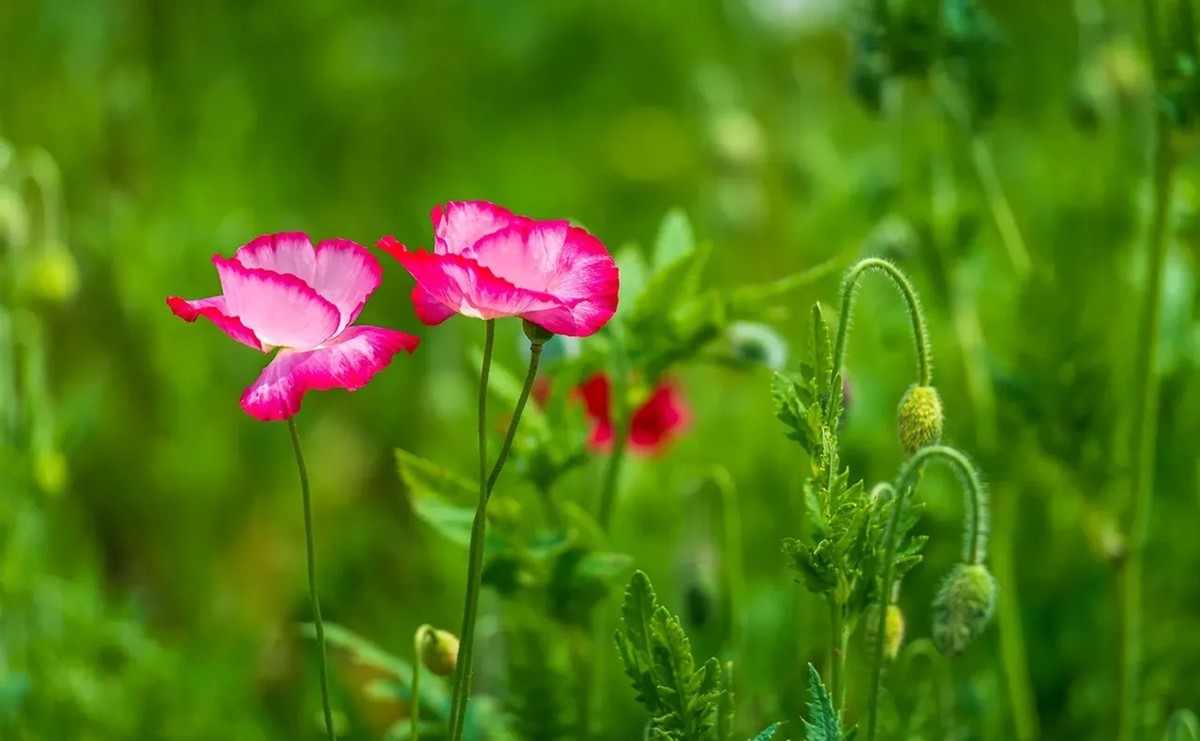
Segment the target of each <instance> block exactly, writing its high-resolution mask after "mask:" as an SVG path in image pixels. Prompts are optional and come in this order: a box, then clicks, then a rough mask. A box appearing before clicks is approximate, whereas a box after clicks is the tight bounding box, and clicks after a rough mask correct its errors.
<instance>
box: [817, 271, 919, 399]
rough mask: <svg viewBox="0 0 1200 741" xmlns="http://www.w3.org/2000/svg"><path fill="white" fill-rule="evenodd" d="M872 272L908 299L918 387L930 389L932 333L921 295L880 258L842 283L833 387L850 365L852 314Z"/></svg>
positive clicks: (904, 277)
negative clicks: (864, 278) (861, 286)
mask: <svg viewBox="0 0 1200 741" xmlns="http://www.w3.org/2000/svg"><path fill="white" fill-rule="evenodd" d="M872 270H874V271H878V272H881V273H883V274H884V275H886V276H887V277H888V278H890V279H891V281H892V283H893V284H895V286H896V288H898V289H899V290H900V294H901V295H902V296H903V297H904V303H905V308H906V309H907V310H908V318H909V321H911V322H912V333H913V346H914V347H915V348H916V351H917V378H918V383H919V384H920V385H921V386H928V385H930V384H931V383H932V382H933V351H932V350H931V349H930V347H929V331H928V329H927V328H926V323H925V313H924V311H922V309H921V302H920V300H919V299H918V298H917V291H916V289H915V288H913V285H912V282H910V281H909V279H908V276H907V275H905V274H904V272H903V271H902V270H900V268H898V267H896V266H895V265H893V264H892V263H890V262H888V261H887V260H884V259H881V258H878V257H868V258H866V259H865V260H860V261H859V262H857V263H855V264H854V266H853V267H851V268H850V270H849V271H848V272H847V273H846V277H845V278H843V279H842V309H841V313H840V314H838V330H837V339H836V340H834V344H833V367H832V368H830V369H829V372H830V382H831V383H832V379H833V378H834V377H836V375H837V374H838V373H840V372H841V370H842V368H843V367H844V366H845V365H846V340H847V338H848V337H849V335H850V319H851V312H852V311H853V310H854V298H855V294H856V292H857V290H858V281H859V279H860V278H862V276H863V275H864V274H866V273H868V272H870V271H872Z"/></svg>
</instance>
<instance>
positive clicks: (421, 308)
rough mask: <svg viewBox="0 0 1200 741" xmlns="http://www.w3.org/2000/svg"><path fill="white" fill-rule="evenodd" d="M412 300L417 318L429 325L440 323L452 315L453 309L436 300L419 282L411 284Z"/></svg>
mask: <svg viewBox="0 0 1200 741" xmlns="http://www.w3.org/2000/svg"><path fill="white" fill-rule="evenodd" d="M412 302H413V309H414V310H415V311H416V312H417V318H418V319H420V320H421V321H422V322H423V323H424V324H427V325H429V326H430V327H432V326H433V325H435V324H441V323H442V322H444V321H446V320H447V319H449V318H450V317H452V316H454V309H451V308H450V307H449V306H446V305H445V304H443V303H442V302H441V301H438V300H437V299H436V298H434V297H433V296H432V295H430V293H429V291H426V290H425V289H424V288H422V287H421V285H420V284H419V283H418V284H417V285H415V286H413V290H412Z"/></svg>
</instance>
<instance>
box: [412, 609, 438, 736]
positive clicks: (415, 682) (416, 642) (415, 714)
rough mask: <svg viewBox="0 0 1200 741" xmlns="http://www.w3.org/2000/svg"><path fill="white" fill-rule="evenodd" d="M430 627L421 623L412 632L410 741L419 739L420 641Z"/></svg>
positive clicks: (423, 638)
mask: <svg viewBox="0 0 1200 741" xmlns="http://www.w3.org/2000/svg"><path fill="white" fill-rule="evenodd" d="M432 629H433V628H432V626H430V625H422V626H421V627H420V628H417V632H416V633H414V634H413V665H412V702H411V707H410V708H409V713H410V715H409V718H410V720H411V721H412V731H411V732H410V734H409V737H410V738H411V739H412V741H421V643H422V642H423V641H424V640H425V631H427V630H432Z"/></svg>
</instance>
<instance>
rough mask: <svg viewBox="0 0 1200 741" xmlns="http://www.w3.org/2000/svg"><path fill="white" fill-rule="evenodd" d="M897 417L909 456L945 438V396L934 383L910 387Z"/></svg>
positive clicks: (901, 444)
mask: <svg viewBox="0 0 1200 741" xmlns="http://www.w3.org/2000/svg"><path fill="white" fill-rule="evenodd" d="M896 417H897V421H898V423H899V427H900V447H901V448H902V449H903V450H904V454H905V455H912V454H913V453H915V452H917V451H918V450H920V449H921V448H924V447H925V446H927V445H933V444H934V443H936V442H937V441H939V440H941V439H942V419H943V414H942V398H941V397H940V396H938V392H937V389H935V388H934V387H932V386H917V385H916V384H914V385H912V386H909V388H908V391H906V392H904V398H903V399H901V400H900V410H899V412H898V413H897V415H896Z"/></svg>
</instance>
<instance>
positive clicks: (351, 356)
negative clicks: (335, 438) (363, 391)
mask: <svg viewBox="0 0 1200 741" xmlns="http://www.w3.org/2000/svg"><path fill="white" fill-rule="evenodd" d="M419 341H420V340H419V339H418V338H416V337H413V336H412V335H409V334H405V333H404V332H397V331H395V330H391V329H383V328H381V327H351V328H350V329H348V330H346V331H345V332H343V333H342V336H341V337H339V338H338V340H337V342H335V343H333V344H330V345H327V346H325V347H321V348H318V349H316V350H306V351H296V350H281V351H280V352H279V354H278V355H276V356H275V359H274V360H272V361H271V364H270V365H268V366H267V367H266V368H265V369H264V370H263V372H262V375H260V376H259V377H258V380H257V381H255V382H254V384H253V385H252V386H250V388H248V389H246V392H245V393H244V394H242V409H245V410H246V413H247V414H249V415H250V416H252V417H254V418H256V419H260V420H263V421H264V422H269V421H272V420H280V419H287V418H288V417H291V416H292V415H294V414H295V413H296V412H298V411H300V403H301V401H302V400H303V398H304V394H305V393H306V392H308V391H310V390H313V389H318V390H325V389H331V388H344V389H346V390H347V391H355V390H357V389H360V388H362V387H363V386H365V385H366V384H367V382H368V381H370V380H371V378H372V377H374V375H375V374H376V373H378V372H379V371H381V370H383V369H384V368H386V367H387V366H388V364H389V363H391V362H392V358H393V357H394V356H395V355H396V353H398V352H400V351H401V350H407V351H408V352H410V353H411V352H412V351H413V350H415V349H416V348H417V343H418V342H419Z"/></svg>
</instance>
